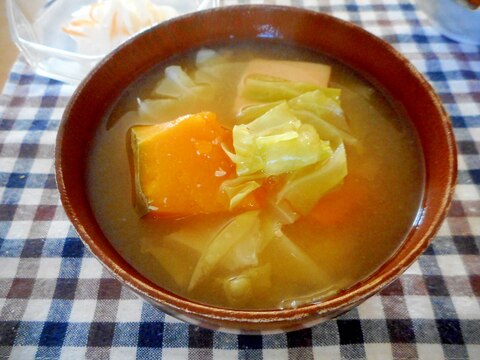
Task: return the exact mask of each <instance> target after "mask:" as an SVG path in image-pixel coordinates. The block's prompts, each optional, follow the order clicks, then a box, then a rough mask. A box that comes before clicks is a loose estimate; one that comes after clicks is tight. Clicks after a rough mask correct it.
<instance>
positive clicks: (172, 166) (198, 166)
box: [131, 112, 257, 216]
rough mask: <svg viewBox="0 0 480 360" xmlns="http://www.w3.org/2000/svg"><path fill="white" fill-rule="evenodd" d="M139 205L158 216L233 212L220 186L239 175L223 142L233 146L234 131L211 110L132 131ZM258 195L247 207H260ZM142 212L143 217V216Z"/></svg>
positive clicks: (135, 128)
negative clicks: (256, 200)
mask: <svg viewBox="0 0 480 360" xmlns="http://www.w3.org/2000/svg"><path fill="white" fill-rule="evenodd" d="M131 133H132V136H131V141H132V142H131V144H132V150H133V163H134V175H135V185H136V194H137V209H139V210H140V211H141V212H142V213H143V214H144V213H146V212H151V214H153V215H157V216H186V215H195V214H208V213H215V212H222V211H228V209H229V199H228V197H227V195H226V194H224V193H223V192H222V191H221V190H220V185H221V184H222V183H223V181H225V180H226V179H229V178H232V177H234V176H236V174H235V164H234V163H233V162H232V161H231V160H230V158H229V157H228V156H227V155H226V154H225V152H224V151H223V149H222V144H225V145H226V146H227V147H231V146H232V134H231V131H230V130H228V129H226V128H224V127H222V126H221V125H220V123H219V122H218V121H217V119H216V115H215V114H214V113H211V112H203V113H199V114H194V115H187V116H183V117H181V118H179V119H177V120H174V121H171V122H167V123H163V124H159V125H150V126H135V127H133V128H132V129H131ZM256 205H257V204H256V202H255V200H254V199H252V197H250V198H247V199H245V202H244V207H243V208H245V207H246V208H252V207H256ZM143 214H142V215H143Z"/></svg>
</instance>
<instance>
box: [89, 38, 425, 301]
mask: <svg viewBox="0 0 480 360" xmlns="http://www.w3.org/2000/svg"><path fill="white" fill-rule="evenodd" d="M423 176H424V175H423V163H422V154H421V152H420V147H419V144H418V142H417V139H416V135H415V132H414V130H413V128H412V127H411V125H410V124H409V123H408V122H407V121H405V120H404V119H403V118H402V116H401V114H398V113H396V112H395V111H394V110H393V108H392V107H391V106H390V104H389V102H388V100H387V99H386V98H385V97H384V96H383V95H382V94H381V93H380V92H379V91H378V90H377V89H376V88H375V87H373V86H372V85H371V84H370V83H368V82H367V81H366V80H364V79H362V78H361V77H360V76H358V75H357V74H355V73H353V72H352V71H351V70H349V69H347V68H346V67H344V66H343V65H341V64H339V63H337V62H335V61H333V60H331V59H328V58H326V57H323V56H320V55H318V54H314V53H311V52H309V51H308V50H304V49H298V48H293V47H285V46H280V45H278V46H273V47H272V48H271V49H265V48H258V47H256V46H255V45H254V44H244V45H239V46H235V47H224V48H218V49H201V50H199V51H196V52H195V53H191V54H185V55H183V56H178V57H175V58H174V59H172V60H171V61H170V62H168V63H164V64H160V65H159V66H158V67H157V68H155V69H153V70H152V71H150V72H149V73H148V74H146V75H145V76H144V77H143V78H142V79H139V81H137V82H136V83H135V84H133V85H132V86H131V87H130V88H129V89H128V90H127V91H126V92H125V94H124V96H122V97H121V99H120V100H119V101H118V103H117V104H116V105H115V106H114V107H113V109H112V111H111V113H110V114H109V115H108V116H107V117H106V118H105V119H104V122H103V123H102V125H101V127H100V128H99V129H98V130H97V133H96V136H95V139H94V142H93V145H92V148H91V153H90V156H89V162H88V179H87V182H88V193H89V198H90V202H91V205H92V209H93V211H94V214H95V216H96V218H97V220H98V223H99V225H100V227H101V228H102V230H103V232H104V233H105V235H106V236H107V238H108V239H109V240H110V241H111V243H112V244H113V246H114V247H115V248H116V249H117V250H118V251H119V252H120V254H122V256H124V257H125V259H127V261H129V262H130V263H131V264H132V265H133V266H134V267H135V268H136V269H138V270H139V271H140V272H141V273H142V274H143V275H144V276H146V277H147V278H148V279H150V280H151V281H153V282H155V283H157V284H158V285H160V286H162V287H164V288H166V289H168V290H170V291H173V292H175V293H177V294H179V295H181V296H184V297H187V298H189V299H192V300H195V301H198V302H203V303H208V304H212V305H216V306H223V307H230V308H236V309H276V308H277V309H278V308H292V307H298V306H301V305H303V304H308V303H312V302H316V301H322V300H323V299H325V298H327V297H329V296H332V295H334V294H336V293H338V292H340V291H342V290H343V289H346V288H348V287H350V286H352V285H353V284H354V283H356V282H358V281H361V280H362V279H365V278H366V277H368V276H369V275H370V274H372V273H373V272H374V271H375V270H376V269H377V268H378V267H379V266H381V265H382V263H384V262H385V261H386V259H387V258H388V257H389V256H390V255H392V254H393V252H394V251H395V249H396V248H397V247H398V245H399V244H400V243H401V241H402V240H403V238H404V236H405V234H406V233H407V232H408V230H409V229H410V228H411V226H412V224H413V223H414V221H415V217H416V214H417V211H418V208H419V205H420V201H421V197H422V187H423Z"/></svg>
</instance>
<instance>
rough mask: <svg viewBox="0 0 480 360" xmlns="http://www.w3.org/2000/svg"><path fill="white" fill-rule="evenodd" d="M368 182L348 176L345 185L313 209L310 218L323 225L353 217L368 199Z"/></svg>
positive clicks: (328, 195) (332, 224)
mask: <svg viewBox="0 0 480 360" xmlns="http://www.w3.org/2000/svg"><path fill="white" fill-rule="evenodd" d="M366 196H367V189H366V184H364V183H362V182H359V181H352V179H351V178H348V177H347V178H346V179H345V182H344V184H343V185H340V186H339V187H338V188H337V189H335V190H333V191H331V192H330V193H328V194H327V195H325V196H324V197H322V198H321V199H320V200H319V202H318V203H317V204H316V205H315V207H314V208H313V209H312V211H311V212H310V214H309V215H308V217H309V218H311V219H314V220H315V221H316V222H317V223H319V224H321V225H323V226H337V225H341V224H342V223H344V222H346V221H348V220H349V219H351V215H352V213H353V212H355V211H356V210H358V209H359V208H360V207H361V206H362V203H363V202H364V201H365V200H366Z"/></svg>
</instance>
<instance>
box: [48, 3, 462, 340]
mask: <svg viewBox="0 0 480 360" xmlns="http://www.w3.org/2000/svg"><path fill="white" fill-rule="evenodd" d="M247 40H248V41H251V40H256V41H259V42H262V43H264V44H265V46H268V44H271V43H288V44H295V45H297V46H301V47H304V48H308V49H313V50H315V51H318V52H319V53H322V54H324V55H327V56H330V57H332V58H334V59H337V60H338V61H340V62H342V63H344V64H346V65H347V66H349V67H351V68H352V69H354V70H355V71H357V72H358V73H360V74H361V75H363V76H364V77H365V78H367V79H369V80H370V81H371V82H372V83H374V84H376V86H378V87H379V89H382V90H383V92H384V93H385V95H386V96H387V97H388V98H390V99H391V101H392V103H393V104H394V106H395V107H396V108H397V110H398V111H401V112H403V113H404V114H406V118H407V119H409V121H411V122H412V124H413V125H414V127H415V129H416V131H417V133H418V136H419V139H420V143H421V147H422V150H423V155H424V161H425V171H426V181H425V189H424V197H423V203H422V207H421V210H420V217H419V218H418V222H417V223H416V225H415V226H414V227H413V228H412V229H411V230H410V232H409V233H408V235H407V237H406V238H405V240H404V241H403V243H402V244H401V246H400V248H399V249H398V250H397V251H396V253H395V254H394V255H392V256H391V257H390V258H389V259H385V263H384V264H383V266H381V267H380V268H379V269H378V270H377V271H376V272H375V273H374V274H373V275H371V276H370V277H369V278H368V279H365V280H364V281H361V282H359V283H357V284H355V285H354V286H352V287H351V288H349V289H347V290H344V291H342V292H340V293H338V294H337V295H335V296H333V297H331V298H328V299H326V300H325V301H323V302H320V303H316V304H311V305H306V306H301V307H298V308H295V309H288V310H265V311H258V310H255V311H253V310H251V311H247V310H232V309H226V308H219V307H214V306H209V305H204V304H200V303H197V302H194V301H191V300H188V299H185V298H182V297H180V296H178V295H175V294H173V293H171V292H169V291H167V290H165V289H162V288H161V287H159V286H157V285H155V284H153V283H152V282H151V281H149V280H147V279H146V278H145V277H143V276H142V275H141V274H139V272H137V271H136V270H135V269H134V268H133V267H132V266H131V265H129V264H128V263H127V262H126V261H125V260H124V259H123V258H122V257H121V256H120V255H119V253H118V252H117V251H116V250H115V249H114V248H113V246H112V245H111V244H110V242H109V241H108V240H107V238H106V237H105V235H104V234H103V233H102V231H101V229H100V227H99V225H98V223H97V221H96V220H95V217H94V215H93V213H92V209H91V208H90V204H89V201H88V198H87V193H86V185H85V178H86V176H85V171H86V158H87V154H88V150H89V145H88V144H89V143H90V141H91V140H92V137H93V135H94V133H95V130H96V128H97V127H98V126H99V123H100V121H101V119H102V117H104V116H105V114H106V113H107V112H108V110H109V109H110V107H111V106H112V104H113V103H114V101H115V100H116V99H117V98H118V96H119V95H120V94H121V92H122V91H123V90H124V89H125V88H126V87H127V86H129V84H131V83H132V82H133V81H134V80H136V79H137V78H138V77H139V76H141V75H142V74H144V73H145V72H146V71H148V70H149V69H151V68H152V67H153V66H155V65H156V64H158V63H159V62H162V61H164V60H165V59H168V58H170V57H171V56H173V55H176V54H180V53H183V52H187V51H189V50H192V49H195V48H200V47H203V46H212V45H215V44H219V43H234V42H239V41H247ZM56 176H57V182H58V188H59V190H60V194H61V199H62V202H63V205H64V207H65V211H66V213H67V214H68V216H69V218H70V220H71V221H72V223H73V225H74V226H75V228H76V230H77V232H78V234H79V235H80V237H81V238H82V240H83V242H84V243H85V245H86V246H87V248H88V249H89V250H90V251H91V252H92V253H93V254H94V255H95V256H96V257H97V258H98V260H99V261H100V262H101V263H102V264H103V265H104V266H105V267H106V268H107V269H109V270H110V271H111V273H112V274H113V275H114V276H115V277H116V278H117V279H118V280H119V281H121V282H122V284H124V285H126V286H128V287H130V288H131V289H132V290H133V291H134V292H135V293H137V294H139V295H140V296H141V297H142V298H144V299H145V300H147V301H149V302H151V303H153V304H155V305H156V306H158V307H159V308H160V309H161V310H163V311H164V312H166V313H168V314H171V315H173V316H175V317H177V318H179V319H182V320H185V321H188V322H190V323H193V324H197V325H200V326H203V327H207V328H211V329H219V330H223V331H230V332H259V331H262V332H267V331H269V332H272V331H288V330H294V329H298V328H302V327H308V326H312V325H314V324H317V323H319V322H322V321H325V320H327V319H330V318H332V317H335V316H337V315H339V314H341V313H343V312H345V311H347V310H349V309H351V308H353V307H354V306H357V305H359V304H360V303H361V302H362V301H364V300H365V299H367V298H368V297H370V296H372V295H373V294H375V293H377V292H378V291H380V290H381V289H382V288H384V287H385V286H387V285H388V284H389V283H391V282H392V281H393V280H395V279H396V278H398V277H399V276H400V275H401V274H402V273H403V272H404V271H405V270H406V269H407V268H408V267H409V266H410V265H411V264H412V263H413V262H414V261H415V259H416V258H417V257H418V256H420V254H421V253H422V252H423V251H424V250H425V249H426V247H427V246H428V245H429V243H430V242H431V241H432V239H433V237H434V235H435V233H436V231H437V230H438V228H439V227H440V225H441V223H442V220H443V219H444V217H445V214H446V211H447V209H448V207H449V204H450V201H451V197H452V193H453V190H454V183H455V180H456V147H455V141H454V137H453V133H452V127H451V123H450V121H449V118H448V116H447V114H446V113H445V111H444V109H443V107H442V105H441V103H440V100H439V98H438V97H437V95H436V94H435V92H434V91H433V89H432V87H431V86H430V85H429V83H428V82H427V81H426V80H425V78H424V77H423V76H422V75H421V74H420V73H419V72H418V71H416V70H415V68H414V67H413V66H412V65H411V64H410V63H409V62H408V61H407V60H406V59H405V58H404V57H403V56H402V55H400V54H399V53H398V52H397V51H395V50H394V49H393V48H392V47H391V46H390V45H389V44H387V43H386V42H384V41H382V40H380V39H379V38H377V37H375V36H374V35H372V34H370V33H368V32H367V31H365V30H363V29H361V28H359V27H358V26H355V25H353V24H351V23H348V22H345V21H342V20H339V19H336V18H334V17H332V16H329V15H326V14H322V13H317V12H311V11H307V10H302V9H297V8H291V7H276V6H235V7H225V8H217V9H213V10H207V11H204V12H199V13H194V14H190V15H186V16H184V17H180V18H177V19H174V20H172V21H170V22H166V23H163V24H161V25H159V26H158V27H155V28H152V29H150V30H148V31H146V32H144V33H142V34H141V35H139V36H137V37H136V38H134V39H132V40H130V41H128V42H127V43H126V44H124V45H123V46H121V47H120V48H119V49H118V50H116V51H115V52H114V53H112V54H110V55H109V56H108V57H107V58H106V59H105V60H103V61H102V62H101V63H100V64H99V65H98V66H97V67H96V68H95V69H94V70H93V71H92V72H91V73H90V74H89V75H88V77H87V78H86V79H85V80H84V81H83V82H82V83H81V84H80V86H79V87H78V88H77V90H76V92H75V94H74V95H73V97H72V99H71V101H70V103H69V105H68V106H67V108H66V110H65V113H64V117H63V121H62V124H61V127H60V131H59V133H58V139H57V148H56Z"/></svg>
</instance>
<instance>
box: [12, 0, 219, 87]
mask: <svg viewBox="0 0 480 360" xmlns="http://www.w3.org/2000/svg"><path fill="white" fill-rule="evenodd" d="M113 1H116V0H113ZM96 2H97V1H95V0H6V5H7V7H6V8H7V18H8V22H9V28H10V32H11V36H12V40H13V41H14V42H15V44H16V45H17V46H18V47H19V49H20V50H21V52H22V53H23V55H24V56H25V58H26V59H27V61H28V62H29V63H30V64H31V65H32V66H33V67H34V68H35V69H36V71H37V72H38V73H39V74H41V75H44V76H47V77H50V78H53V79H57V80H60V81H65V82H70V83H78V82H80V81H81V80H82V79H83V78H84V77H85V75H86V74H87V73H88V72H89V71H90V70H91V69H92V67H93V66H95V64H97V62H98V61H99V60H100V59H102V58H103V57H104V56H105V55H106V53H97V54H84V53H80V52H79V51H78V47H77V43H76V41H75V40H74V39H73V38H72V37H71V36H69V35H68V34H66V33H65V32H64V31H62V27H64V26H65V25H66V24H67V23H69V22H70V20H71V19H72V13H74V12H75V11H77V10H79V9H80V8H81V7H82V6H84V5H90V4H93V3H96ZM152 2H153V3H154V4H155V5H158V6H171V7H173V8H174V9H175V10H176V12H177V14H178V15H182V14H186V13H189V12H193V11H196V10H197V9H199V8H209V7H212V6H215V3H216V1H211V0H207V1H200V0H152Z"/></svg>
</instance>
